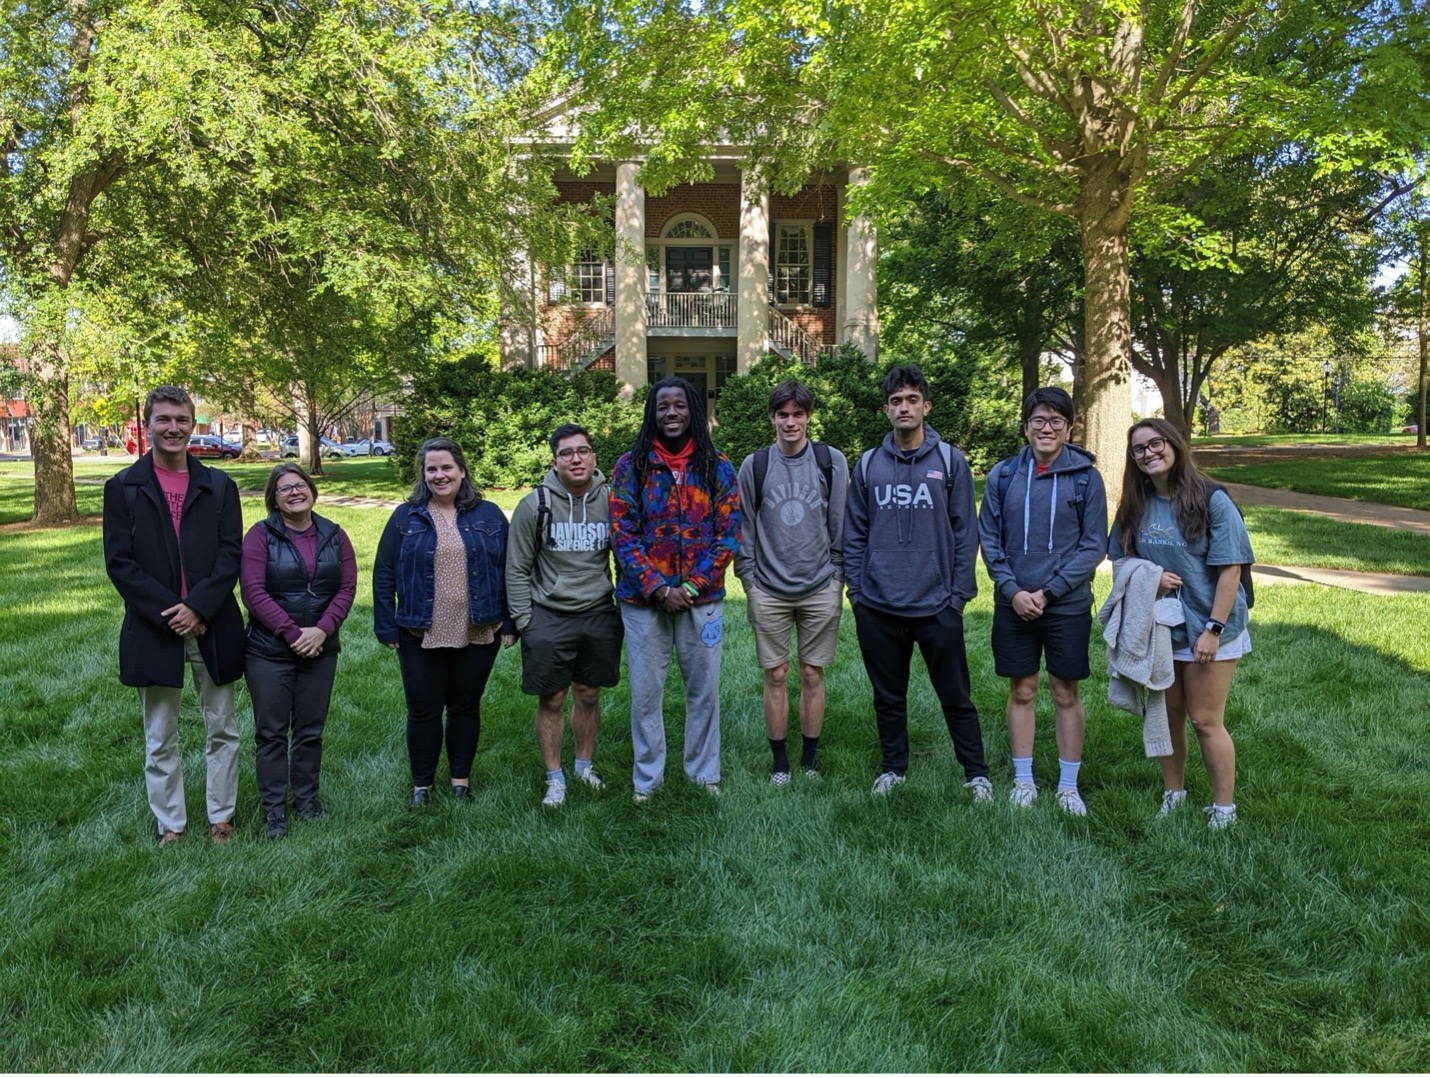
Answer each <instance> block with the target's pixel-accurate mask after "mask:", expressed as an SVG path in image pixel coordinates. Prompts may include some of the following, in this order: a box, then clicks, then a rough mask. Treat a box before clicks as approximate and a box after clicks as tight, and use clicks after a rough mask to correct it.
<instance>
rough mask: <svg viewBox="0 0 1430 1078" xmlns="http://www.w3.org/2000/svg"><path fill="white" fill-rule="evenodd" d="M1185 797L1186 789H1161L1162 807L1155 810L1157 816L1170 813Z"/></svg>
mask: <svg viewBox="0 0 1430 1078" xmlns="http://www.w3.org/2000/svg"><path fill="white" fill-rule="evenodd" d="M1186 799H1187V791H1186V790H1163V791H1162V807H1161V808H1159V809H1158V810H1157V815H1158V816H1167V815H1170V814H1171V812H1172V810H1173V809H1174V808H1176V807H1177V806H1178V805H1180V804H1181V803H1182V802H1183V801H1185V800H1186Z"/></svg>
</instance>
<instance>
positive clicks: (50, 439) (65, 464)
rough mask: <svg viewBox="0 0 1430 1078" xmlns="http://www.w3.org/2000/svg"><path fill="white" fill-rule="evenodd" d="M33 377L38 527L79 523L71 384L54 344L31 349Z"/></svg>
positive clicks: (32, 441)
mask: <svg viewBox="0 0 1430 1078" xmlns="http://www.w3.org/2000/svg"><path fill="white" fill-rule="evenodd" d="M30 370H31V371H32V372H33V373H34V375H35V377H34V394H35V395H34V397H33V398H32V400H31V414H32V415H33V417H34V418H33V419H32V420H31V424H30V454H31V456H33V457H34V460H35V512H34V515H33V516H31V518H30V519H31V520H33V521H34V522H35V523H36V524H71V523H73V522H75V521H77V520H78V519H79V507H78V505H76V504H75V497H74V456H73V454H72V452H71V449H70V380H69V376H68V375H67V374H66V373H65V366H64V357H63V356H62V355H61V354H60V347H59V345H58V344H56V343H54V342H53V341H40V342H38V343H36V344H35V345H34V346H33V347H32V348H31V349H30Z"/></svg>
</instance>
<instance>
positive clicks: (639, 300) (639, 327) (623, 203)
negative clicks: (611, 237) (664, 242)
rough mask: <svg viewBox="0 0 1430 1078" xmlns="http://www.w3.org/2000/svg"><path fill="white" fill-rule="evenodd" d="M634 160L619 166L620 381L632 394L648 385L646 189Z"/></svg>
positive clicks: (617, 320)
mask: <svg viewBox="0 0 1430 1078" xmlns="http://www.w3.org/2000/svg"><path fill="white" fill-rule="evenodd" d="M638 168H640V166H639V165H638V164H637V163H636V162H634V161H622V162H621V163H620V164H619V165H617V166H616V309H615V312H614V317H615V326H614V328H615V332H616V379H617V380H618V381H619V382H620V383H621V387H622V392H623V393H625V394H627V395H629V394H630V393H632V392H633V391H634V390H635V388H636V387H637V386H643V385H645V383H646V306H645V296H646V287H647V281H646V264H645V188H643V187H642V186H641V185H640V184H638V183H637V182H636V170H637V169H638Z"/></svg>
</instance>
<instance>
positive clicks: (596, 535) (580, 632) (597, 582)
mask: <svg viewBox="0 0 1430 1078" xmlns="http://www.w3.org/2000/svg"><path fill="white" fill-rule="evenodd" d="M550 442H551V470H550V471H548V472H547V473H546V476H545V477H544V478H543V479H542V481H541V485H540V486H538V487H537V488H536V489H535V490H533V491H532V492H531V493H530V494H528V495H527V496H526V497H525V498H523V499H522V500H521V501H520V502H519V503H517V507H516V509H515V510H513V511H512V515H511V531H510V534H509V536H508V539H507V554H506V594H507V603H508V605H509V606H510V609H511V617H512V620H513V621H514V622H516V627H517V631H518V632H519V633H520V634H521V688H522V691H523V692H527V693H530V694H532V695H533V696H536V697H537V704H536V742H537V745H538V746H539V747H540V749H541V757H542V762H543V763H544V764H545V767H546V796H545V797H544V798H542V802H541V803H542V804H543V805H546V806H548V807H551V808H555V807H557V806H559V805H561V804H563V803H564V802H565V800H566V773H565V772H564V771H563V770H562V768H561V741H562V736H563V734H564V732H565V723H564V721H563V713H564V711H565V709H566V697H567V694H568V690H569V693H570V695H571V697H572V703H571V735H572V739H573V740H574V741H575V750H576V767H575V771H576V777H577V778H578V779H581V780H582V781H583V782H585V783H586V784H587V785H588V786H591V787H593V788H595V789H600V787H601V778H600V776H599V775H598V774H597V773H596V769H595V768H594V767H592V766H591V757H592V755H593V753H594V751H595V747H596V727H597V725H598V723H599V721H600V713H601V710H600V709H601V701H600V687H601V686H609V685H614V684H616V682H617V681H619V680H620V667H621V641H622V638H623V635H624V632H623V629H622V627H621V617H620V614H619V612H618V611H617V610H616V604H615V600H614V593H615V589H614V587H613V585H612V583H611V528H610V510H609V499H608V495H609V491H608V488H607V486H606V477H605V476H604V475H603V474H602V473H601V470H600V469H599V468H597V467H596V454H595V451H594V450H593V449H592V448H591V436H590V434H588V433H587V431H586V429H585V428H584V427H578V426H577V425H576V424H574V423H564V424H562V425H561V426H559V427H557V428H556V429H555V430H554V431H552V433H551V439H550Z"/></svg>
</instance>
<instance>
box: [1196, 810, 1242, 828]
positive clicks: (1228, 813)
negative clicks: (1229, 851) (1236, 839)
mask: <svg viewBox="0 0 1430 1078" xmlns="http://www.w3.org/2000/svg"><path fill="white" fill-rule="evenodd" d="M1202 811H1203V812H1205V813H1206V814H1207V826H1208V827H1210V828H1211V829H1212V830H1213V831H1225V830H1226V829H1227V828H1228V827H1230V826H1231V825H1232V824H1234V823H1236V806H1235V805H1226V806H1222V805H1203V806H1202Z"/></svg>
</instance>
